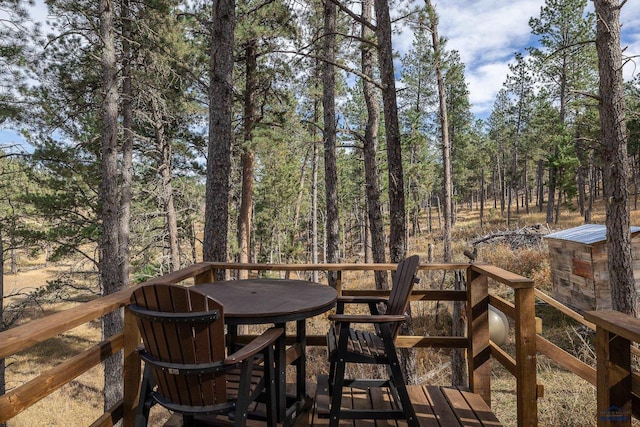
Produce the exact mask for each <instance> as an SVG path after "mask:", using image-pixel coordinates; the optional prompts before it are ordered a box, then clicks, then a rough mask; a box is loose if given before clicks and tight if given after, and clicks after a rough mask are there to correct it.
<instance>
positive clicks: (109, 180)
mask: <svg viewBox="0 0 640 427" xmlns="http://www.w3.org/2000/svg"><path fill="white" fill-rule="evenodd" d="M113 7H114V5H113V2H112V1H111V0H100V39H101V40H102V43H103V46H102V54H101V61H102V91H103V92H102V93H103V96H104V100H103V105H102V187H101V191H100V200H101V202H102V242H101V245H100V278H101V282H102V293H103V295H109V294H112V293H114V292H116V291H119V290H120V289H121V288H122V283H121V279H120V278H121V276H120V274H121V273H120V262H119V261H120V259H119V246H118V236H119V209H118V81H117V67H116V50H115V41H114V23H113V20H114V9H113ZM122 328H123V317H122V311H121V310H116V311H114V312H113V313H109V314H107V315H105V316H104V317H103V318H102V339H103V340H104V339H106V338H107V337H110V336H112V335H115V334H117V333H119V332H121V331H122ZM122 361H123V356H122V352H119V353H118V354H116V355H114V356H112V357H110V358H109V359H107V360H106V361H105V362H104V409H105V411H107V410H109V409H111V407H113V406H114V405H115V404H116V403H117V402H118V401H119V400H120V399H122Z"/></svg>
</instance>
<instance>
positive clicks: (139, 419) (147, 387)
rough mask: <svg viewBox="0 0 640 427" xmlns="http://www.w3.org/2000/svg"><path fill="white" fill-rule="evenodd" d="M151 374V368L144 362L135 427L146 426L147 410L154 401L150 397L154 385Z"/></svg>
mask: <svg viewBox="0 0 640 427" xmlns="http://www.w3.org/2000/svg"><path fill="white" fill-rule="evenodd" d="M154 385H155V384H154V381H153V375H152V373H151V368H150V367H149V366H147V365H146V364H145V366H144V371H143V374H142V383H141V384H140V397H139V401H138V408H137V409H136V418H135V421H134V425H135V427H147V424H148V422H149V410H150V409H151V407H152V406H153V404H154V403H155V401H154V400H153V399H152V398H151V391H152V390H153V387H154Z"/></svg>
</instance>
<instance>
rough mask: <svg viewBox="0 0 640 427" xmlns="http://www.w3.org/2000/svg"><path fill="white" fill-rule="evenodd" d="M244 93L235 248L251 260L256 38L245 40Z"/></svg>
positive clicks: (242, 273) (243, 275) (244, 259)
mask: <svg viewBox="0 0 640 427" xmlns="http://www.w3.org/2000/svg"><path fill="white" fill-rule="evenodd" d="M244 53H245V93H244V114H243V116H244V144H243V146H242V195H241V198H240V212H239V213H238V248H239V250H240V254H239V260H238V261H240V262H241V263H248V262H249V261H250V254H251V252H250V244H251V212H252V210H253V169H254V160H255V154H254V150H253V129H254V127H255V120H256V88H257V87H258V76H257V74H256V70H257V68H258V62H257V60H258V46H257V41H256V40H251V41H249V42H247V44H246V46H245V49H244ZM248 274H249V272H248V271H247V270H240V271H239V272H238V276H239V278H240V279H246V278H247V277H248Z"/></svg>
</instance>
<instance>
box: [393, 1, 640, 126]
mask: <svg viewBox="0 0 640 427" xmlns="http://www.w3.org/2000/svg"><path fill="white" fill-rule="evenodd" d="M544 3H545V2H544V0H454V1H449V0H444V1H438V0H435V2H434V4H435V7H436V11H437V12H438V15H439V18H440V27H439V33H440V35H441V36H442V37H445V38H447V40H448V42H447V48H448V49H449V50H454V49H455V50H457V51H459V52H460V56H461V59H462V62H464V63H465V65H466V78H467V83H468V84H469V91H470V98H471V103H472V105H473V112H474V113H475V114H476V115H478V116H480V117H486V116H487V115H488V114H489V113H490V111H491V108H492V106H493V101H494V98H495V95H496V93H497V92H498V90H500V88H501V86H502V83H503V82H504V80H505V78H506V76H507V73H508V64H509V62H511V61H513V59H514V56H513V54H514V53H515V52H523V50H524V49H525V48H526V47H529V46H534V45H535V40H534V38H533V36H532V35H531V28H530V27H529V18H531V17H539V16H540V8H541V7H542V6H544ZM588 7H590V8H591V10H593V3H592V2H591V1H590V2H589V6H588ZM620 22H621V24H622V45H623V47H624V46H625V45H626V46H627V50H626V51H625V54H626V55H627V56H632V55H640V1H638V0H629V1H627V3H626V4H625V6H624V7H623V8H622V12H621V15H620ZM404 43H407V44H408V45H410V44H411V37H410V35H407V36H405V37H401V38H399V40H397V41H396V46H397V48H398V49H399V50H402V49H403V44H404ZM638 60H639V61H640V58H639V59H638ZM624 71H625V78H627V79H629V78H631V75H632V73H638V72H640V67H639V68H638V69H637V70H635V69H634V64H633V63H629V64H628V65H627V66H626V67H625V70H624Z"/></svg>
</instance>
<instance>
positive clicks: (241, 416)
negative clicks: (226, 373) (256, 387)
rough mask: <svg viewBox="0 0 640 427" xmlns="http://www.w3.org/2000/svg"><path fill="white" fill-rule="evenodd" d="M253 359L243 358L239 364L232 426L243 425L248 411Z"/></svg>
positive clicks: (240, 426) (241, 426) (239, 426)
mask: <svg viewBox="0 0 640 427" xmlns="http://www.w3.org/2000/svg"><path fill="white" fill-rule="evenodd" d="M252 368H253V360H252V359H251V358H249V359H246V360H243V361H242V363H241V365H240V384H238V400H237V401H236V411H235V420H234V422H233V425H234V427H244V426H245V425H246V423H247V415H248V412H249V397H250V396H249V394H250V393H249V390H250V388H251V370H252Z"/></svg>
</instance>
